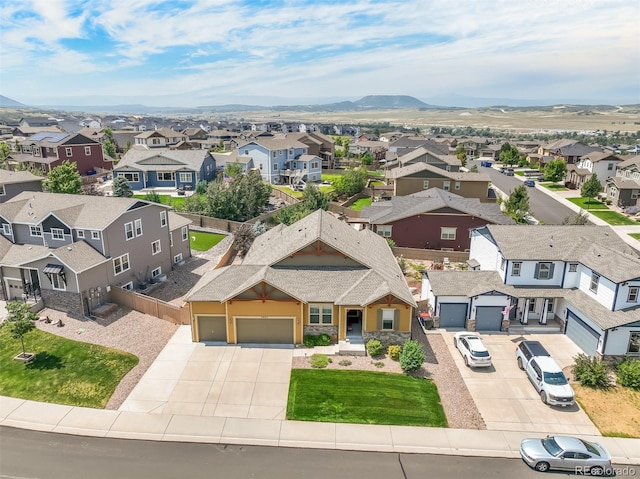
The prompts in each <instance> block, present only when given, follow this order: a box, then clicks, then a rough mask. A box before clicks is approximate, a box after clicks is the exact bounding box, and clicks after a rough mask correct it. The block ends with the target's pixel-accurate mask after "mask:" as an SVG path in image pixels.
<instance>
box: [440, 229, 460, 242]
mask: <svg viewBox="0 0 640 479" xmlns="http://www.w3.org/2000/svg"><path fill="white" fill-rule="evenodd" d="M456 229H457V228H440V239H442V240H454V239H456Z"/></svg>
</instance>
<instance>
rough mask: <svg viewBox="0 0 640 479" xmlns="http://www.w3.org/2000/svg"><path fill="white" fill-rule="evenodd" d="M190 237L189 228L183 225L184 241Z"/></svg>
mask: <svg viewBox="0 0 640 479" xmlns="http://www.w3.org/2000/svg"><path fill="white" fill-rule="evenodd" d="M188 239H189V229H188V228H187V227H186V226H183V227H182V241H187V240H188Z"/></svg>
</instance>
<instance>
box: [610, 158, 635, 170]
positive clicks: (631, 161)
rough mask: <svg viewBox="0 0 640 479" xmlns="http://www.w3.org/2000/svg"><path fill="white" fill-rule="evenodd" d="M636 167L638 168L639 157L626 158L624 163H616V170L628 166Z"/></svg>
mask: <svg viewBox="0 0 640 479" xmlns="http://www.w3.org/2000/svg"><path fill="white" fill-rule="evenodd" d="M632 165H634V166H637V167H638V168H640V155H638V156H632V157H631V158H627V159H626V160H624V161H621V162H620V163H618V164H617V165H616V167H617V168H618V170H622V169H625V168H628V167H630V166H632Z"/></svg>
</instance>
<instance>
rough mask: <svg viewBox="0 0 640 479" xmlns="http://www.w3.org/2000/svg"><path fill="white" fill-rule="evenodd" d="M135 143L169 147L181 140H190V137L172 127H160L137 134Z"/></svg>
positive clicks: (143, 145)
mask: <svg viewBox="0 0 640 479" xmlns="http://www.w3.org/2000/svg"><path fill="white" fill-rule="evenodd" d="M133 138H134V142H135V143H134V144H135V145H136V146H142V147H146V148H168V147H170V146H173V145H177V144H178V143H181V142H183V141H184V142H187V141H189V137H188V136H187V135H185V134H183V133H179V132H177V131H174V130H172V129H171V128H164V127H163V128H158V129H157V130H149V131H144V132H142V133H139V134H137V135H135V136H134V137H133Z"/></svg>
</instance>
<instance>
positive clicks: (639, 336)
mask: <svg viewBox="0 0 640 479" xmlns="http://www.w3.org/2000/svg"><path fill="white" fill-rule="evenodd" d="M627 352H628V353H629V354H640V331H632V332H631V334H629V347H628V348H627Z"/></svg>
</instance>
